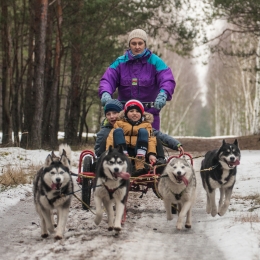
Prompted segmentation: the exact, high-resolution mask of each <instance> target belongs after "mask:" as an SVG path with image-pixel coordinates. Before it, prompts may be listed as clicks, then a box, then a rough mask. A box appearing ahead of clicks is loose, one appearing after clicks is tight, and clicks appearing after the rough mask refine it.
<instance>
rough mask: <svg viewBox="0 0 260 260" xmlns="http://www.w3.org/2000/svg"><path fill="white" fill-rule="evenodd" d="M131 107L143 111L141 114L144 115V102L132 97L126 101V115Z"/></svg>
mask: <svg viewBox="0 0 260 260" xmlns="http://www.w3.org/2000/svg"><path fill="white" fill-rule="evenodd" d="M131 109H136V110H138V111H139V112H140V113H141V115H143V113H144V106H143V104H142V103H141V102H140V101H138V100H136V99H131V100H129V101H127V102H126V103H125V107H124V110H125V115H127V113H128V111H129V110H131Z"/></svg>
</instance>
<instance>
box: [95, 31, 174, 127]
mask: <svg viewBox="0 0 260 260" xmlns="http://www.w3.org/2000/svg"><path fill="white" fill-rule="evenodd" d="M128 44H129V47H130V49H129V50H127V51H126V53H125V54H124V55H123V56H120V57H118V58H117V59H116V60H115V61H114V62H113V63H112V64H111V65H110V66H109V68H108V69H107V70H106V72H105V73H104V75H103V77H102V78H101V80H100V86H99V95H100V97H101V103H102V105H103V106H104V105H105V104H106V102H107V101H108V100H110V99H112V95H113V93H114V92H115V91H116V89H117V88H118V100H120V101H121V102H122V103H125V102H127V101H128V100H130V99H137V100H139V101H141V102H142V103H143V104H144V107H145V111H146V112H149V113H151V114H153V116H154V122H153V124H152V125H153V128H155V129H157V130H159V129H160V117H159V113H160V110H161V109H162V108H163V107H164V106H165V104H166V101H169V100H171V99H172V94H173V92H174V88H175V80H174V77H173V74H172V71H171V69H170V68H169V67H168V66H167V65H166V64H165V63H164V61H163V60H162V59H161V58H159V57H158V56H157V55H155V54H154V53H152V52H151V51H150V50H149V49H147V48H146V47H147V35H146V32H145V31H143V30H141V29H135V30H133V31H132V32H131V33H130V34H129V36H128Z"/></svg>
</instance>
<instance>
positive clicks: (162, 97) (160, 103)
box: [154, 90, 167, 110]
mask: <svg viewBox="0 0 260 260" xmlns="http://www.w3.org/2000/svg"><path fill="white" fill-rule="evenodd" d="M166 99H167V94H166V93H165V91H164V90H160V93H159V94H158V96H157V98H156V99H155V102H154V107H155V108H156V109H158V110H160V109H162V108H163V107H164V106H165V105H166Z"/></svg>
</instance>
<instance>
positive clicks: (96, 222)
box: [94, 216, 102, 226]
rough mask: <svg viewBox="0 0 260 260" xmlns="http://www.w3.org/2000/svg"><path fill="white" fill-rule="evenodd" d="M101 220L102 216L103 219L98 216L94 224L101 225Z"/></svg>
mask: <svg viewBox="0 0 260 260" xmlns="http://www.w3.org/2000/svg"><path fill="white" fill-rule="evenodd" d="M101 220H102V216H101V217H99V216H96V217H95V219H94V223H95V224H96V225H97V226H98V225H99V224H100V222H101Z"/></svg>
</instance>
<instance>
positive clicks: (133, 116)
mask: <svg viewBox="0 0 260 260" xmlns="http://www.w3.org/2000/svg"><path fill="white" fill-rule="evenodd" d="M141 116H142V115H141V113H140V112H139V111H138V110H137V109H135V108H133V109H131V110H129V111H128V113H127V117H128V118H129V119H130V120H132V121H134V122H137V121H138V120H140V119H141Z"/></svg>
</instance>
